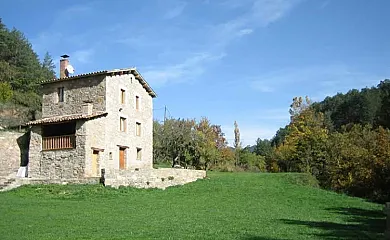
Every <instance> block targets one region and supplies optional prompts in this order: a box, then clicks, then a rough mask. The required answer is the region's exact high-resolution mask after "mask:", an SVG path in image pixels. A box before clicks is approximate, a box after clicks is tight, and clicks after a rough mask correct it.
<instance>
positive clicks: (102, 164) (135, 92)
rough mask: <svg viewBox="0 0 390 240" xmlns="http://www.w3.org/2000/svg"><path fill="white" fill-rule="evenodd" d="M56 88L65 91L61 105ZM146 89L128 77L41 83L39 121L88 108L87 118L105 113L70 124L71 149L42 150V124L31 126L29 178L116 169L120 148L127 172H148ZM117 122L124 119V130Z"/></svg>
mask: <svg viewBox="0 0 390 240" xmlns="http://www.w3.org/2000/svg"><path fill="white" fill-rule="evenodd" d="M59 88H63V89H64V102H59V101H58V100H59V99H58V98H59V96H58V89H59ZM148 91H149V92H148ZM148 91H147V90H146V89H145V83H142V84H141V82H140V80H139V79H136V78H135V76H134V75H133V74H131V73H126V74H123V73H121V74H101V73H99V74H97V75H94V74H91V75H90V76H81V77H79V78H78V77H74V78H71V79H67V80H62V81H54V82H50V83H45V84H44V85H43V94H44V95H43V107H42V117H43V118H50V117H57V116H64V115H72V114H85V112H86V110H89V111H88V112H89V113H88V114H91V113H97V112H106V113H107V114H106V115H104V116H99V117H97V118H93V119H90V120H80V119H79V120H74V121H75V122H76V134H75V135H76V136H75V137H76V147H75V148H74V149H59V150H42V139H43V138H42V134H43V133H42V125H34V126H32V127H31V142H30V158H29V177H32V178H49V179H58V178H66V179H71V178H85V177H98V176H99V175H100V171H101V169H106V170H111V169H119V168H120V166H119V165H120V163H119V162H120V156H119V155H120V151H119V150H120V148H122V149H125V150H124V151H125V154H124V160H125V164H124V165H125V168H124V169H125V170H127V169H129V170H131V169H133V170H134V169H136V168H137V169H152V164H153V156H152V154H153V102H152V95H151V94H150V90H148ZM123 98H124V103H123ZM136 99H137V100H136ZM86 104H88V105H86ZM121 118H124V119H126V121H125V125H126V126H125V127H124V129H121V128H120V126H121V124H120V122H121V121H120V119H121ZM43 124H44V123H43ZM137 124H138V128H139V131H140V134H137V132H139V131H137V130H136V129H137ZM60 127H61V126H59V128H60ZM137 152H138V154H137ZM96 156H97V157H96ZM96 168H97V169H96Z"/></svg>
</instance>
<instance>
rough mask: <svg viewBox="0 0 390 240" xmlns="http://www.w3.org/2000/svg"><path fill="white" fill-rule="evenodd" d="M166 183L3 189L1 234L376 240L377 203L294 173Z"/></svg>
mask: <svg viewBox="0 0 390 240" xmlns="http://www.w3.org/2000/svg"><path fill="white" fill-rule="evenodd" d="M208 176H209V177H208V179H205V180H200V181H197V182H195V183H191V184H187V185H185V186H180V187H171V188H168V189H166V190H154V189H153V190H152V189H149V190H145V189H133V188H120V189H118V190H115V189H111V188H104V187H102V186H85V185H56V186H54V185H49V186H24V187H21V188H19V189H16V190H13V191H10V192H5V193H0V239H18V240H22V239H248V240H249V239H253V240H255V239H257V240H274V239H351V240H352V239H381V238H382V237H383V232H384V227H385V217H384V215H383V213H382V206H381V205H378V204H374V203H369V202H366V201H364V200H362V199H359V198H352V197H347V196H344V195H339V194H336V193H333V192H329V191H324V190H321V189H318V188H315V187H310V186H304V185H303V184H307V183H310V182H311V181H306V178H305V176H304V175H299V174H259V173H257V174H256V173H215V172H210V173H208Z"/></svg>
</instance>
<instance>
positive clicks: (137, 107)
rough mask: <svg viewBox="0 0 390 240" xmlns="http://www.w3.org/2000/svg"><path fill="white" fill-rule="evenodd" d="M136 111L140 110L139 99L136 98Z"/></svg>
mask: <svg viewBox="0 0 390 240" xmlns="http://www.w3.org/2000/svg"><path fill="white" fill-rule="evenodd" d="M135 109H137V110H139V97H138V96H135Z"/></svg>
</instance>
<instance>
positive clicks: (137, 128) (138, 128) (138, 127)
mask: <svg viewBox="0 0 390 240" xmlns="http://www.w3.org/2000/svg"><path fill="white" fill-rule="evenodd" d="M135 135H136V136H141V123H139V122H137V123H135Z"/></svg>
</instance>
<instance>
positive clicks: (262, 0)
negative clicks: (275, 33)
mask: <svg viewBox="0 0 390 240" xmlns="http://www.w3.org/2000/svg"><path fill="white" fill-rule="evenodd" d="M299 2H300V0H257V1H255V2H254V4H253V7H252V16H251V17H252V18H253V19H252V21H255V22H257V23H258V24H260V25H261V26H263V27H265V26H267V25H269V24H271V23H273V22H275V21H277V20H279V19H281V18H282V17H284V16H285V15H286V14H287V13H288V12H289V11H290V10H291V9H292V8H293V7H294V6H295V5H296V4H297V3H299Z"/></svg>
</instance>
